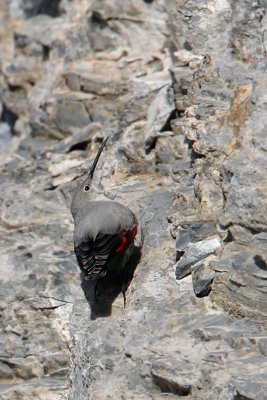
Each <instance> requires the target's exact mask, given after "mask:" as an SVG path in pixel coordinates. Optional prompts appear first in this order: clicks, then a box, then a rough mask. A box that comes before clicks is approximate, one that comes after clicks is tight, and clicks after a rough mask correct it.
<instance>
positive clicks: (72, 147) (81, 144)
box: [68, 140, 89, 153]
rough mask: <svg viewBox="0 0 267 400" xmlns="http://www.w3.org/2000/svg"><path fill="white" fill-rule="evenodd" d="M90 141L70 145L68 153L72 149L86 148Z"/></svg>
mask: <svg viewBox="0 0 267 400" xmlns="http://www.w3.org/2000/svg"><path fill="white" fill-rule="evenodd" d="M88 143H89V141H88V140H85V141H84V142H80V143H75V144H74V145H73V146H71V147H70V149H69V151H68V153H70V152H71V151H74V150H86V149H87V146H88Z"/></svg>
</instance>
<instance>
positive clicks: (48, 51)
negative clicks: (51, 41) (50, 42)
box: [43, 45, 50, 61]
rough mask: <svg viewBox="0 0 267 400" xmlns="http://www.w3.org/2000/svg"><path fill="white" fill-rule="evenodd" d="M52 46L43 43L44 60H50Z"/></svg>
mask: <svg viewBox="0 0 267 400" xmlns="http://www.w3.org/2000/svg"><path fill="white" fill-rule="evenodd" d="M49 54H50V48H49V47H48V46H45V45H43V61H47V60H49Z"/></svg>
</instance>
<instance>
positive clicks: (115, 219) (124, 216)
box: [74, 200, 137, 279]
mask: <svg viewBox="0 0 267 400" xmlns="http://www.w3.org/2000/svg"><path fill="white" fill-rule="evenodd" d="M74 222H75V229H74V250H75V254H76V256H77V259H78V262H79V265H80V268H81V269H82V270H83V271H84V272H85V274H86V275H87V276H88V277H89V278H90V279H97V278H100V277H101V276H104V275H105V274H106V272H107V270H108V268H109V266H110V265H111V263H112V261H113V260H114V259H116V258H118V257H119V256H120V254H121V253H122V252H124V251H125V250H126V249H127V248H128V247H129V246H130V244H132V243H133V241H134V238H135V236H136V233H137V220H136V218H135V216H134V214H133V213H132V211H130V210H129V209H128V208H127V207H125V206H124V205H122V204H120V203H118V202H115V201H108V200H107V201H105V200H102V201H91V202H88V203H87V204H86V205H85V206H84V207H83V208H81V209H80V210H79V213H78V214H77V216H76V218H75V221H74Z"/></svg>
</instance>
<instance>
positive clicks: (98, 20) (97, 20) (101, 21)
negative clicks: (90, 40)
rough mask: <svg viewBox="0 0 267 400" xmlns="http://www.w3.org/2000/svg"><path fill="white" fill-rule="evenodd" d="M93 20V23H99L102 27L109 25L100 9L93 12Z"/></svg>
mask: <svg viewBox="0 0 267 400" xmlns="http://www.w3.org/2000/svg"><path fill="white" fill-rule="evenodd" d="M91 21H92V24H93V25H98V26H99V27H100V28H105V27H106V26H107V25H108V23H107V21H106V20H105V18H104V17H103V16H102V15H101V14H100V13H99V12H98V11H93V12H92V16H91Z"/></svg>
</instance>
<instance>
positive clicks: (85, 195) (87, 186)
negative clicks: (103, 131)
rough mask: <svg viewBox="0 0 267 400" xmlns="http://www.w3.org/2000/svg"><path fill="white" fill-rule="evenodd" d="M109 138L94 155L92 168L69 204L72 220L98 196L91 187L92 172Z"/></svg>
mask: <svg viewBox="0 0 267 400" xmlns="http://www.w3.org/2000/svg"><path fill="white" fill-rule="evenodd" d="M108 138H109V137H106V139H105V140H104V141H103V143H102V145H101V147H100V149H99V150H98V153H97V155H96V158H95V159H94V162H93V164H92V167H91V169H90V171H89V173H88V175H87V177H86V179H84V180H83V181H82V183H80V184H79V185H78V186H77V188H76V190H75V193H74V195H73V198H72V202H71V213H72V216H73V218H75V216H76V215H77V212H78V211H79V210H80V209H81V208H82V207H83V206H84V205H86V204H87V203H88V202H89V201H92V200H96V195H97V194H98V193H97V192H96V191H95V190H94V189H95V188H93V187H92V180H93V176H94V172H95V169H96V166H97V163H98V160H99V158H100V155H101V153H102V151H103V149H104V147H105V145H106V143H107V141H108Z"/></svg>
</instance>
